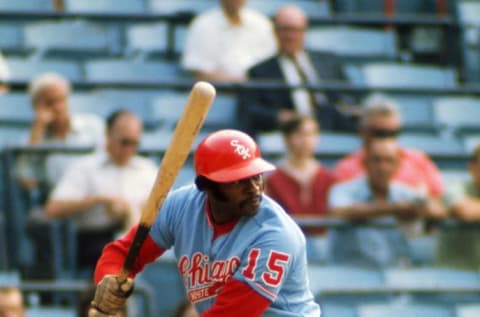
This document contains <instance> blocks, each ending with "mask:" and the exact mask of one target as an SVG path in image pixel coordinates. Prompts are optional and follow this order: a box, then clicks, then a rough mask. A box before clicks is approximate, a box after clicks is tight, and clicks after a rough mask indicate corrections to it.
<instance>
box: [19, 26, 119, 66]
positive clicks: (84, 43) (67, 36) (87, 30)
mask: <svg viewBox="0 0 480 317" xmlns="http://www.w3.org/2000/svg"><path fill="white" fill-rule="evenodd" d="M24 37H25V45H26V46H28V47H33V48H34V49H36V50H37V54H38V55H40V56H44V55H50V54H52V55H55V56H57V55H58V54H60V55H61V56H69V55H74V56H75V57H77V56H78V58H85V57H88V56H97V55H100V56H102V55H113V54H115V53H118V50H119V42H118V38H117V37H118V35H116V34H115V32H114V30H113V29H111V28H109V27H108V26H107V25H105V24H104V25H102V24H94V23H91V22H87V21H83V20H77V21H69V20H66V21H61V22H50V21H47V22H35V23H29V24H27V25H26V26H25V28H24ZM72 39H75V40H74V41H72Z"/></svg>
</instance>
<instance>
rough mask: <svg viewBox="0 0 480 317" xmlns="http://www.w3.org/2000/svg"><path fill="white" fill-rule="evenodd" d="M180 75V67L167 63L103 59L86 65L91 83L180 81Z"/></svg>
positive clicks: (86, 71)
mask: <svg viewBox="0 0 480 317" xmlns="http://www.w3.org/2000/svg"><path fill="white" fill-rule="evenodd" d="M180 73H181V72H180V69H179V67H178V65H176V64H175V63H171V62H167V61H161V62H160V61H155V62H141V61H127V60H122V59H103V60H90V61H88V62H86V63H85V76H86V79H87V80H90V81H108V82H139V83H142V82H143V83H146V82H155V81H159V80H174V79H178V78H179V76H180Z"/></svg>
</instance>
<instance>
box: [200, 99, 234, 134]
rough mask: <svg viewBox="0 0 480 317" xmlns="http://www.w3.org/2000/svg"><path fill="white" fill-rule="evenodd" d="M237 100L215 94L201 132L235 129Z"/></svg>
mask: <svg viewBox="0 0 480 317" xmlns="http://www.w3.org/2000/svg"><path fill="white" fill-rule="evenodd" d="M236 111H237V98H236V97H235V96H234V95H227V94H221V93H219V94H217V96H216V97H215V100H214V101H213V104H212V107H211V108H210V110H209V111H208V114H207V117H206V118H205V122H204V124H203V128H202V129H203V130H217V129H232V128H235V126H236V124H235V121H236V120H235V119H236V117H235V116H236Z"/></svg>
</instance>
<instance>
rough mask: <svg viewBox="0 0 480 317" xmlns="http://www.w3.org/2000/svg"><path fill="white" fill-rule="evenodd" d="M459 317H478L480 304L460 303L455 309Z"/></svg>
mask: <svg viewBox="0 0 480 317" xmlns="http://www.w3.org/2000/svg"><path fill="white" fill-rule="evenodd" d="M455 311H456V314H457V317H478V316H480V305H479V304H470V305H458V306H457V307H456V309H455Z"/></svg>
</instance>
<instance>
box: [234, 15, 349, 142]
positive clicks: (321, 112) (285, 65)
mask: <svg viewBox="0 0 480 317" xmlns="http://www.w3.org/2000/svg"><path fill="white" fill-rule="evenodd" d="M274 24H275V35H276V37H277V42H278V47H279V54H277V55H275V56H273V57H271V58H269V59H267V60H264V61H262V62H260V63H258V64H256V65H254V66H253V67H252V68H250V69H249V71H248V78H249V79H250V80H256V81H260V80H276V81H282V82H285V83H287V84H290V85H299V84H313V85H315V84H318V83H320V82H321V81H323V80H329V81H331V80H335V81H345V80H346V76H345V74H344V72H343V69H342V66H341V65H340V61H339V59H338V57H337V56H335V55H334V54H332V53H329V52H308V51H305V48H304V42H305V41H304V39H305V31H306V29H307V17H306V15H305V13H304V12H303V11H302V10H301V9H300V8H298V7H296V6H284V7H282V8H281V9H280V10H279V11H278V12H277V14H276V15H275V20H274ZM338 102H340V96H338V95H337V94H335V93H331V92H314V91H309V90H307V89H294V90H290V89H281V90H277V89H273V90H266V89H262V90H256V89H252V90H249V91H246V92H244V93H242V94H241V95H240V102H239V106H238V110H239V111H238V116H239V117H240V118H241V119H240V120H239V121H240V122H242V124H243V125H244V126H243V129H245V130H246V131H247V132H249V133H250V134H252V135H256V134H257V133H258V132H262V131H271V130H276V129H278V127H279V123H281V122H283V121H285V120H287V119H289V118H290V117H292V116H293V115H294V114H295V113H299V114H303V115H312V116H315V117H316V118H317V120H318V121H319V123H320V126H321V127H322V129H324V130H353V129H354V124H353V120H351V118H350V117H349V116H348V115H346V114H344V113H342V112H340V110H339V109H338V107H337V106H336V105H335V103H338Z"/></svg>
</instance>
